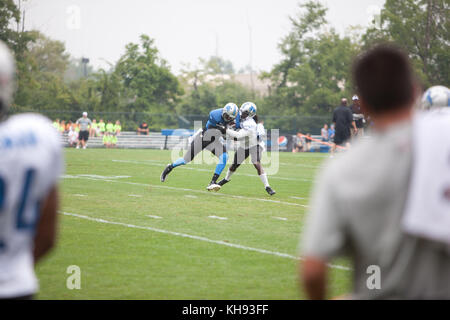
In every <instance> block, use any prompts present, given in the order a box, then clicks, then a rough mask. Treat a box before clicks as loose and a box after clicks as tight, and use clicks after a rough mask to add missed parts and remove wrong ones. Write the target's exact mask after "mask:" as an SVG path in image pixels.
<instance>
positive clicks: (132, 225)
mask: <svg viewBox="0 0 450 320" xmlns="http://www.w3.org/2000/svg"><path fill="white" fill-rule="evenodd" d="M59 212H60V213H62V214H63V215H66V216H72V217H77V218H80V219H85V220H90V221H95V222H100V223H106V224H112V225H116V226H123V227H127V228H134V229H141V230H149V231H154V232H159V233H164V234H170V235H173V236H178V237H183V238H189V239H194V240H199V241H205V242H209V243H215V244H219V245H222V246H226V247H231V248H237V249H242V250H247V251H254V252H259V253H264V254H269V255H272V256H277V257H281V258H289V259H293V260H303V258H302V257H297V256H293V255H290V254H287V253H282V252H277V251H270V250H265V249H258V248H252V247H247V246H243V245H240V244H234V243H230V242H226V241H221V240H212V239H208V238H205V237H200V236H194V235H190V234H186V233H181V232H175V231H168V230H163V229H158V228H153V227H144V226H137V225H134V224H128V223H122V222H115V221H109V220H104V219H99V218H93V217H89V216H84V215H81V214H76V213H70V212H62V211H59ZM328 267H330V268H332V269H339V270H345V271H350V270H352V269H351V268H349V267H346V266H341V265H338V264H328Z"/></svg>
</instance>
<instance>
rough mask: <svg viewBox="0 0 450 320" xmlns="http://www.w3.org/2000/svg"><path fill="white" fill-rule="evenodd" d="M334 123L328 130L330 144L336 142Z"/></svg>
mask: <svg viewBox="0 0 450 320" xmlns="http://www.w3.org/2000/svg"><path fill="white" fill-rule="evenodd" d="M334 133H335V131H334V123H332V124H331V125H330V128H329V129H328V139H329V140H330V142H334Z"/></svg>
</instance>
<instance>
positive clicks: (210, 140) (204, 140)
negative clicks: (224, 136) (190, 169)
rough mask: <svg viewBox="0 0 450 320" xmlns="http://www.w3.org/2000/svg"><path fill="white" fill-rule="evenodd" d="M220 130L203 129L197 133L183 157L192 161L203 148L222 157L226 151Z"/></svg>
mask: <svg viewBox="0 0 450 320" xmlns="http://www.w3.org/2000/svg"><path fill="white" fill-rule="evenodd" d="M220 136H221V134H220V132H219V130H217V129H208V130H203V132H202V133H201V134H198V135H195V136H194V140H193V141H192V142H191V144H190V145H189V147H188V150H187V152H186V153H185V154H184V156H183V158H184V161H186V163H188V162H190V161H192V159H194V157H195V156H196V155H197V154H199V153H200V152H201V151H202V150H203V149H206V150H208V151H210V152H212V154H214V155H215V156H217V157H220V156H221V155H222V154H223V153H225V152H226V147H225V144H223V143H222V142H221V141H220V140H219V139H220Z"/></svg>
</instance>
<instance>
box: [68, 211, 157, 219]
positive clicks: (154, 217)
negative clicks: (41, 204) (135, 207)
mask: <svg viewBox="0 0 450 320" xmlns="http://www.w3.org/2000/svg"><path fill="white" fill-rule="evenodd" d="M64 214H65V212H64ZM147 217H149V218H153V219H162V217H160V216H154V215H151V214H148V215H147Z"/></svg>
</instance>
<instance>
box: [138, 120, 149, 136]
mask: <svg viewBox="0 0 450 320" xmlns="http://www.w3.org/2000/svg"><path fill="white" fill-rule="evenodd" d="M149 132H150V129H149V128H148V124H147V122H145V121H143V122H142V123H141V125H140V126H139V128H138V129H137V134H138V135H141V134H143V135H147V134H148V133H149Z"/></svg>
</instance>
